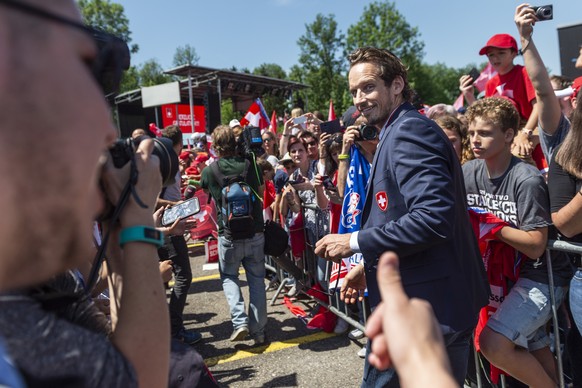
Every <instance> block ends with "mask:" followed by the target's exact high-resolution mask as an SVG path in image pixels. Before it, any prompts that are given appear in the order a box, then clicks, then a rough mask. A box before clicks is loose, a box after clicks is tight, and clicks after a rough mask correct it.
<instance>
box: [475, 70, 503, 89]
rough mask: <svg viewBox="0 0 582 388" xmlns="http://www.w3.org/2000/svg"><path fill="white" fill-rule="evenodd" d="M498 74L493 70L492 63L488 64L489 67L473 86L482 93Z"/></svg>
mask: <svg viewBox="0 0 582 388" xmlns="http://www.w3.org/2000/svg"><path fill="white" fill-rule="evenodd" d="M496 74H497V72H496V71H495V70H493V66H491V64H490V63H488V64H487V66H485V68H484V69H483V71H482V72H481V74H480V75H479V77H478V78H477V79H476V80H475V82H473V86H474V87H476V88H477V90H478V91H480V92H482V91H483V90H485V85H486V84H487V81H489V80H490V79H491V78H493V77H495V75H496Z"/></svg>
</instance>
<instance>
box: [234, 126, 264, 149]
mask: <svg viewBox="0 0 582 388" xmlns="http://www.w3.org/2000/svg"><path fill="white" fill-rule="evenodd" d="M236 149H237V153H238V154H239V155H241V156H249V155H251V154H254V155H255V156H261V155H262V154H263V153H264V152H265V150H264V149H263V137H262V135H261V129H260V128H258V127H246V128H245V129H243V131H242V132H241V134H240V136H239V138H238V140H237V145H236Z"/></svg>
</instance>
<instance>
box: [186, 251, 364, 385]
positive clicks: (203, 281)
mask: <svg viewBox="0 0 582 388" xmlns="http://www.w3.org/2000/svg"><path fill="white" fill-rule="evenodd" d="M192 245H193V244H192V242H190V243H189V246H190V262H191V264H192V273H193V282H192V286H191V287H190V291H189V295H188V299H187V304H186V307H185V309H184V325H185V326H186V329H188V330H196V331H198V332H200V333H201V334H202V340H201V341H200V342H199V343H197V344H195V345H193V346H194V348H195V349H196V350H197V351H198V352H199V353H200V354H201V355H202V357H203V358H204V360H205V361H206V364H207V365H208V367H209V368H210V371H211V372H212V374H213V375H214V377H215V378H216V380H217V381H218V382H219V384H220V386H221V387H322V388H324V387H339V386H341V387H359V385H360V382H361V378H362V372H363V367H364V361H363V359H362V358H360V357H358V356H357V352H358V351H359V350H360V349H361V347H362V346H363V345H365V341H366V339H365V338H364V339H361V340H351V339H349V338H348V336H347V333H345V334H343V335H335V334H333V333H332V334H328V333H325V332H323V331H321V330H311V329H308V328H307V327H306V325H305V323H304V322H303V321H302V320H300V319H299V318H297V317H295V316H294V315H293V314H291V312H290V311H289V310H288V309H287V307H286V306H285V305H284V304H283V298H282V296H280V297H279V298H278V299H277V300H276V303H275V305H274V306H271V305H270V303H269V302H268V303H267V312H268V321H267V328H266V335H267V339H268V342H267V344H265V345H262V346H253V341H252V340H250V339H249V340H248V341H240V342H231V341H230V340H229V337H230V335H231V334H232V330H233V328H232V324H231V321H230V313H229V310H228V304H227V302H226V298H225V296H224V293H223V291H222V286H221V282H220V278H219V274H218V269H217V268H212V269H208V268H207V269H204V264H205V263H206V256H205V252H204V247H203V246H202V247H200V246H192ZM206 267H208V266H206ZM240 281H241V286H242V290H243V294H244V297H245V301H246V302H247V305H248V300H249V299H248V287H247V286H246V279H245V275H244V271H242V267H241V275H240ZM268 284H269V281H268V279H266V280H265V286H267V285H268ZM275 293H276V289H270V290H268V291H267V299H268V300H269V301H270V299H271V298H272V297H273V295H275ZM295 303H296V304H299V305H301V306H302V307H303V308H304V310H305V311H307V312H309V311H310V309H311V308H312V307H313V304H312V303H308V302H307V301H306V302H301V300H299V301H297V302H295ZM350 330H351V328H350Z"/></svg>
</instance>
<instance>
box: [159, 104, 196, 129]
mask: <svg viewBox="0 0 582 388" xmlns="http://www.w3.org/2000/svg"><path fill="white" fill-rule="evenodd" d="M176 107H177V111H176ZM162 124H163V126H164V128H165V127H167V126H168V125H178V126H179V127H180V129H181V130H182V133H192V119H191V117H190V105H188V104H168V105H162ZM205 131H206V116H205V115H204V106H203V105H194V132H205Z"/></svg>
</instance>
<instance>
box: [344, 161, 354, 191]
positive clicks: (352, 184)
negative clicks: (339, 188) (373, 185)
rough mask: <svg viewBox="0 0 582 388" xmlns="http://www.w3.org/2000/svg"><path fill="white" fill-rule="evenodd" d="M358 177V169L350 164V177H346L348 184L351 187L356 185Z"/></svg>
mask: <svg viewBox="0 0 582 388" xmlns="http://www.w3.org/2000/svg"><path fill="white" fill-rule="evenodd" d="M355 177H356V169H355V167H354V166H350V168H349V170H348V178H347V179H346V185H347V186H348V188H349V189H351V188H352V187H354V178H355Z"/></svg>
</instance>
